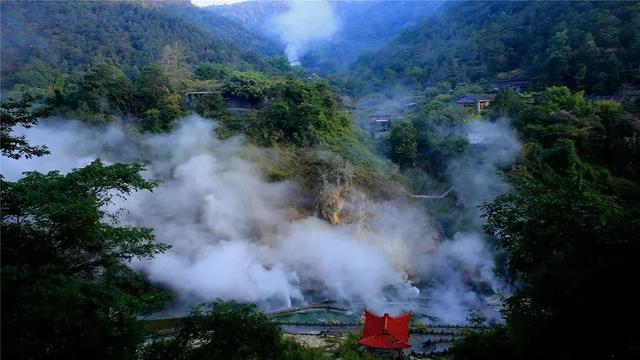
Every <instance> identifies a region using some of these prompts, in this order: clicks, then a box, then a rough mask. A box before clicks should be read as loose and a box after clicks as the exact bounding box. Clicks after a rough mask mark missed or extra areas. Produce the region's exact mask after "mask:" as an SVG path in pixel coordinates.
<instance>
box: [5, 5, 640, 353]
mask: <svg viewBox="0 0 640 360" xmlns="http://www.w3.org/2000/svg"><path fill="white" fill-rule="evenodd" d="M268 5H270V6H272V7H273V8H274V9H276V10H277V9H281V8H282V6H283V4H282V3H279V2H276V3H273V4H268ZM0 6H1V7H0V11H1V15H2V16H1V31H0V34H1V36H2V39H1V40H2V41H1V42H0V43H1V49H0V50H1V53H2V54H1V60H2V61H1V70H2V86H1V90H2V105H1V107H0V120H1V123H2V124H1V127H0V130H1V133H0V145H1V150H2V155H3V162H4V161H5V160H6V159H18V160H26V159H33V158H43V159H46V157H47V156H49V155H51V154H50V152H51V150H50V149H48V148H47V147H46V146H43V144H38V143H30V142H29V141H28V139H27V138H26V137H25V136H21V135H18V134H17V133H16V132H15V130H16V129H20V128H25V129H29V128H37V127H39V126H41V123H43V122H46V121H53V122H56V121H61V120H60V119H63V118H72V119H76V120H78V121H80V122H82V123H84V124H91V125H92V126H96V127H97V128H99V129H107V128H108V127H109V126H110V125H113V124H120V125H122V126H123V128H125V129H126V131H127V132H128V133H129V134H128V135H130V136H132V138H134V139H136V138H144V137H145V136H151V135H154V134H155V135H163V134H170V133H171V132H172V131H174V130H175V129H177V128H179V127H180V125H181V124H182V123H184V122H185V120H184V118H185V117H186V116H188V115H189V114H193V113H196V114H198V115H199V116H201V117H203V118H204V119H207V121H210V120H209V119H215V123H216V125H215V130H214V131H215V136H216V137H217V138H218V139H232V140H233V139H241V141H242V142H243V144H244V145H243V146H244V147H243V149H244V150H245V152H244V153H243V154H242V156H243V157H244V158H246V159H249V160H250V161H252V162H254V163H255V164H257V168H259V169H260V171H261V174H263V177H264V181H267V182H270V183H277V182H287V183H291V184H295V187H296V189H299V190H300V191H301V193H304V194H305V197H304V198H303V199H298V201H299V202H300V203H301V204H296V205H295V206H298V207H299V209H297V210H298V212H297V213H295V215H294V217H303V216H306V214H311V213H313V214H314V216H317V217H318V218H319V219H321V220H323V221H325V222H327V223H329V224H331V225H335V224H336V223H337V222H338V220H336V216H335V209H336V208H337V207H339V206H338V205H336V203H338V202H339V201H340V200H341V199H340V196H338V197H332V196H333V194H334V193H335V192H336V191H338V190H340V189H343V188H342V187H344V188H346V186H347V185H345V184H348V186H349V190H348V191H344V193H343V194H341V196H345V197H349V196H353V197H357V196H362V197H365V198H366V199H367V201H370V202H374V201H378V200H388V199H404V198H406V197H408V194H421V193H443V192H444V191H445V190H447V189H449V188H451V186H452V185H456V186H458V184H455V179H452V176H451V171H452V164H453V163H454V162H455V161H462V160H465V161H471V162H474V163H478V164H481V163H485V162H490V161H493V160H490V159H481V158H473V157H471V158H470V159H471V160H469V156H470V155H469V154H472V155H473V154H474V152H475V153H477V154H481V153H482V149H481V148H479V147H478V145H477V144H471V143H470V139H469V137H468V136H467V133H466V132H465V131H466V129H467V128H468V126H469V125H470V124H474V123H479V122H482V123H486V124H490V125H495V126H505V127H507V128H509V130H510V131H511V130H512V131H513V132H514V133H515V134H516V135H515V136H516V138H517V141H518V142H519V143H520V144H521V150H519V152H518V154H517V158H516V159H515V163H513V164H508V165H500V166H497V170H496V169H493V168H491V169H492V171H493V172H494V173H497V175H498V176H500V177H501V178H503V179H505V181H506V182H508V188H507V189H506V191H504V192H501V193H499V194H498V196H496V197H494V198H491V199H489V200H488V201H485V202H483V203H481V204H477V205H479V207H477V209H476V207H475V204H474V205H472V206H471V205H469V204H465V203H463V200H462V196H461V195H459V194H457V195H456V194H455V193H454V194H453V195H451V196H448V197H446V198H444V199H442V200H441V201H437V202H435V201H434V202H427V203H424V204H421V205H419V206H420V209H422V210H421V211H424V212H425V213H428V214H429V215H430V216H431V217H432V218H433V219H435V221H436V222H437V224H438V229H439V230H440V231H441V233H442V236H444V237H445V238H449V237H452V236H453V234H454V233H456V232H457V231H459V230H460V229H467V228H468V226H469V223H472V222H474V221H476V220H475V219H472V218H471V217H472V215H471V213H472V211H476V210H477V211H479V213H481V216H482V220H481V225H479V226H478V227H480V226H482V228H483V229H484V232H485V234H486V237H487V239H488V240H487V241H488V243H489V244H488V245H487V246H490V247H491V248H492V249H493V250H494V255H495V259H494V260H495V262H496V264H498V266H497V268H496V272H499V276H502V277H504V278H505V281H506V282H508V284H509V286H510V289H511V293H510V294H509V295H508V296H505V298H504V306H503V308H502V316H503V321H493V322H489V321H488V320H487V319H484V318H482V316H476V317H475V318H474V316H475V315H474V314H470V315H469V318H468V320H469V321H470V322H474V323H480V324H483V325H487V327H486V329H485V330H483V331H467V330H465V335H466V336H465V337H464V338H463V339H462V340H460V341H458V342H456V343H455V346H453V347H452V349H451V351H450V352H448V353H446V354H440V356H442V358H445V359H456V360H458V359H470V360H471V359H589V358H615V359H632V358H637V357H638V355H639V354H640V339H639V338H638V335H637V331H635V330H636V329H635V327H636V323H637V321H638V318H639V317H638V315H639V314H638V309H637V304H638V303H640V297H639V296H638V295H637V294H639V293H640V288H639V286H638V281H637V275H636V274H637V273H638V271H637V269H636V268H637V267H636V266H635V263H634V261H635V259H636V257H637V255H638V254H640V243H639V242H638V240H637V234H638V233H639V232H640V222H639V219H640V170H639V169H640V163H639V160H640V99H639V98H638V96H637V91H638V90H637V87H638V86H640V4H638V3H636V2H467V1H464V2H444V3H440V2H436V3H432V4H424V3H418V2H415V3H414V2H402V3H401V4H398V7H397V8H396V9H397V11H398V14H397V15H398V16H397V17H393V16H389V17H384V16H383V15H381V14H382V13H384V12H385V11H390V10H391V9H392V8H393V6H394V4H393V3H387V2H375V3H371V4H368V3H363V4H360V3H359V2H353V3H352V2H345V3H339V4H338V5H337V9H338V14H339V15H340V16H342V21H344V22H345V27H344V33H342V34H340V33H339V34H338V36H336V37H335V38H333V39H330V40H327V41H326V42H323V43H321V44H316V45H315V47H313V48H312V49H310V50H309V51H308V52H307V53H306V54H305V55H304V56H303V58H302V62H301V64H302V66H293V65H291V64H290V63H289V62H288V60H287V58H286V57H285V56H284V55H282V51H283V46H282V45H281V44H280V43H279V42H278V39H276V38H274V35H273V34H269V33H266V32H264V31H263V30H261V26H262V25H261V24H263V23H264V21H265V18H266V17H268V16H271V15H270V14H271V12H270V11H276V10H273V9H271V8H270V7H269V6H267V5H264V4H240V5H234V6H229V7H222V8H219V9H200V8H196V7H195V6H192V5H191V4H189V3H188V2H187V3H184V2H174V1H168V2H161V3H154V2H146V1H142V2H135V1H126V2H89V1H88V2H36V1H28V2H14V1H3V2H2V3H1V4H0ZM263 6H267V8H269V9H271V10H269V9H266V8H264V7H263ZM243 9H244V10H243ZM247 9H249V10H247ZM247 11H249V12H252V13H251V14H249V15H251V16H249V15H247ZM254 13H255V14H254ZM245 15H246V16H245ZM247 16H248V17H247ZM351 18H353V19H359V22H355V21H351V20H349V19H351ZM369 18H371V19H369ZM367 20H371V21H367ZM256 32H257V33H256ZM365 49H368V50H365ZM351 62H353V64H351V65H349V64H350V63H351ZM313 72H317V73H321V74H323V76H324V74H329V73H330V75H328V76H327V77H326V78H322V77H320V76H317V75H316V76H310V75H309V74H311V73H313ZM494 79H519V80H527V81H530V83H531V88H530V89H528V90H527V91H525V92H524V93H515V92H514V91H512V90H511V89H502V90H499V91H494V90H493V89H490V88H489V86H488V83H489V81H491V80H494ZM399 89H402V93H403V94H404V93H407V94H409V96H408V98H410V99H412V100H411V101H414V102H413V103H412V104H411V106H405V105H404V103H406V102H407V101H408V100H407V101H404V100H403V103H402V104H403V105H402V108H403V110H402V112H401V113H399V114H397V116H395V117H394V119H393V122H392V124H391V126H390V129H389V131H388V132H386V133H385V134H384V135H383V136H381V137H379V138H372V137H371V135H370V134H369V133H368V132H367V131H365V130H364V129H362V128H361V127H360V126H359V125H360V124H359V123H358V121H357V120H358V119H359V118H360V117H361V116H363V115H362V111H363V110H362V108H357V107H356V106H355V105H353V103H356V104H358V101H360V104H366V103H368V102H373V103H376V105H375V106H374V107H375V109H376V110H380V107H381V106H382V105H380V104H383V103H384V101H383V100H385V99H386V100H389V99H392V98H393V95H395V94H394V93H396V92H398V93H399V92H400V91H399ZM487 91H490V92H493V93H494V94H495V99H494V100H493V101H492V102H491V104H490V105H489V106H488V107H487V108H486V109H484V110H482V111H479V112H473V111H469V110H467V109H464V108H462V107H460V106H458V105H456V104H454V103H452V102H451V101H452V100H453V99H455V98H456V97H458V96H460V95H464V94H468V93H481V92H487ZM587 94H588V95H592V94H600V95H614V94H622V95H624V96H620V97H619V98H615V99H611V98H605V99H602V98H600V99H598V98H592V97H589V96H588V95H587ZM361 95H368V97H362V98H359V96H361ZM371 99H373V100H371ZM381 99H382V100H381ZM361 106H362V105H361ZM383 110H387V109H383ZM52 119H53V120H52ZM238 136H239V137H238ZM504 141H507V139H506V137H505V139H504ZM172 145H173V144H172ZM177 146H178V144H176V147H177ZM474 146H475V147H474ZM256 149H257V150H256ZM477 154H476V155H477ZM92 160H93V159H92ZM148 166H149V164H148V163H145V162H143V161H141V160H140V161H137V162H136V161H134V162H131V163H110V162H108V161H103V160H101V159H95V160H93V161H91V162H90V163H88V164H87V165H85V166H83V167H79V168H75V169H73V170H71V171H69V172H63V171H52V172H48V173H40V172H27V173H25V174H24V176H23V177H22V178H20V179H7V178H5V177H4V176H0V181H1V184H0V195H1V203H2V204H1V207H2V215H1V216H2V224H1V225H2V226H1V238H2V247H1V257H2V259H1V260H2V268H1V276H2V282H1V285H2V357H6V358H7V359H76V358H77V359H84V358H96V359H283V360H284V359H287V360H293V359H345V360H346V359H350V360H357V359H375V358H379V357H378V356H376V355H374V354H371V353H369V352H367V351H365V350H363V349H362V348H361V347H359V346H358V343H357V341H358V335H356V334H351V335H349V336H347V337H346V338H345V339H344V340H343V341H342V342H340V343H339V344H337V345H336V346H334V347H332V348H331V350H325V349H320V348H312V347H308V346H306V345H302V344H300V343H298V342H296V341H295V340H293V339H292V338H291V337H288V336H285V335H284V334H283V331H282V329H281V328H280V327H279V326H278V324H277V323H275V322H273V321H272V320H271V319H270V318H269V317H268V316H267V315H265V314H264V313H262V312H261V311H260V309H259V308H258V307H256V306H255V305H248V304H243V303H234V302H224V301H222V300H217V301H214V302H210V303H207V304H202V305H199V306H196V307H194V308H193V309H192V311H191V314H190V315H189V316H186V317H183V318H180V319H174V320H172V321H171V326H172V328H174V329H175V333H174V335H173V336H171V337H163V336H156V335H157V334H158V329H154V328H153V326H154V325H153V324H152V323H151V322H147V321H143V320H141V316H143V315H148V314H150V313H153V312H155V311H158V310H161V309H164V308H166V307H167V306H168V305H169V304H172V303H173V302H174V301H175V300H176V298H175V297H176V294H175V293H173V292H172V291H170V290H169V289H167V288H166V287H164V286H159V284H158V283H154V282H153V281H150V280H149V279H148V278H147V276H146V275H147V274H145V273H143V272H139V271H136V270H134V269H132V268H131V267H130V266H128V265H127V264H130V263H131V262H132V261H142V260H149V259H152V258H154V257H158V256H161V255H163V254H165V253H166V252H168V251H171V246H170V245H169V244H165V243H163V242H160V241H157V238H158V235H157V234H156V233H155V232H154V229H152V228H149V227H145V226H133V225H131V224H128V223H125V222H123V221H122V217H123V214H122V212H121V211H120V210H116V207H117V205H119V204H120V201H121V200H123V199H127V198H131V197H133V196H134V195H135V194H136V193H147V192H152V191H154V190H156V189H157V188H158V187H159V186H161V183H160V181H159V180H158V179H153V178H149V177H148V176H147V175H148ZM4 168H5V166H4V164H3V175H5V174H4V172H5V171H6V170H5V169H4ZM481 175H483V174H478V176H481ZM493 175H496V174H493ZM469 186H471V185H469ZM336 189H337V190H336ZM458 190H459V189H457V190H456V193H457V191H458ZM445 194H446V193H445ZM292 207H293V205H292ZM471 207H472V208H473V209H470V208H471ZM396 230H397V231H400V230H399V229H396ZM446 241H447V240H444V242H446ZM211 300H213V299H211ZM427 326H430V325H429V324H427ZM249 339H250V340H249Z"/></svg>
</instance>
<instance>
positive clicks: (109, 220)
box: [1, 160, 168, 359]
mask: <svg viewBox="0 0 640 360" xmlns="http://www.w3.org/2000/svg"><path fill="white" fill-rule="evenodd" d="M142 170H143V168H142V166H141V165H138V164H133V165H126V164H114V165H109V166H105V165H103V164H102V162H100V161H99V160H96V161H94V162H93V163H91V164H90V165H88V166H86V167H84V168H81V169H76V170H73V171H72V172H70V173H69V174H67V175H61V174H60V173H58V172H55V171H54V172H50V173H48V174H40V173H36V172H32V173H27V174H26V176H25V177H24V178H22V179H20V180H18V181H16V182H7V181H2V187H1V195H2V200H3V201H2V230H1V231H2V250H1V252H2V270H1V271H2V294H3V304H2V328H3V331H2V343H3V346H2V356H3V357H6V358H67V359H75V358H77V359H83V358H89V357H90V358H98V359H113V358H119V359H130V358H135V351H136V348H137V346H138V343H139V342H140V341H141V340H142V336H143V333H142V327H141V325H140V323H139V322H138V321H137V319H136V317H137V316H138V314H139V313H140V312H143V311H149V310H151V309H153V308H154V307H157V306H158V305H160V304H162V303H163V302H164V301H166V295H163V294H161V293H158V292H157V291H155V290H153V289H151V288H150V287H149V286H148V285H146V284H145V283H144V282H143V281H142V280H141V278H140V277H139V276H138V275H137V274H136V273H134V272H133V270H132V269H130V268H129V267H128V266H126V265H125V264H126V262H127V261H129V260H131V259H134V258H138V259H143V258H150V257H153V256H154V255H156V254H158V253H161V252H163V251H165V250H166V249H167V248H168V246H166V245H163V244H157V243H155V242H154V236H153V234H152V232H151V229H146V228H136V227H129V226H119V225H118V223H117V221H118V216H117V214H114V213H108V212H106V211H105V210H104V207H105V206H107V205H109V204H110V203H111V200H112V198H113V197H114V196H125V195H128V194H130V193H131V192H133V191H139V190H151V189H153V187H154V186H155V183H154V182H152V181H147V180H145V179H143V178H142V177H141V176H140V174H139V173H140V172H141V171H142ZM7 329H11V331H5V330H7ZM96 349H99V350H100V351H96Z"/></svg>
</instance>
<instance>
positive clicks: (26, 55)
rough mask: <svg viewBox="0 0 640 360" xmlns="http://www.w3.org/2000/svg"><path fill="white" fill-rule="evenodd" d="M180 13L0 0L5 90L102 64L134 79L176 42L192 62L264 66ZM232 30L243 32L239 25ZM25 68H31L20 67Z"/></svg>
mask: <svg viewBox="0 0 640 360" xmlns="http://www.w3.org/2000/svg"><path fill="white" fill-rule="evenodd" d="M189 11H190V12H191V13H192V14H197V13H199V12H205V10H200V9H195V8H192V9H191V10H189ZM180 14H181V13H180ZM180 14H178V13H175V14H172V13H171V12H170V11H164V10H162V9H158V8H153V7H146V6H142V4H139V3H136V2H99V1H92V2H91V1H88V2H85V1H83V2H46V1H45V2H39V1H29V2H6V3H4V2H3V3H2V19H1V22H2V28H3V35H2V40H3V41H2V44H1V52H2V79H3V86H12V85H13V84H16V83H25V84H27V85H29V86H36V87H45V86H46V85H49V84H51V83H52V82H53V81H54V80H55V79H56V78H57V77H58V76H59V75H60V74H62V73H64V72H70V73H71V72H76V71H83V70H86V69H87V68H88V67H89V66H90V65H92V64H100V63H105V64H110V65H115V66H118V67H119V68H121V69H123V71H124V72H125V73H126V74H127V75H129V76H133V75H135V73H137V71H138V70H139V69H140V68H142V67H143V66H145V65H147V64H150V63H155V62H158V61H159V60H160V58H161V55H162V53H163V50H164V48H165V46H166V45H167V44H175V43H178V42H179V43H181V44H184V45H185V47H184V49H183V50H184V51H183V55H184V58H185V60H186V62H187V63H190V64H195V63H199V62H203V61H208V62H214V63H224V64H230V65H231V64H233V65H236V66H240V65H245V66H248V67H251V64H250V63H249V62H251V61H253V59H254V58H257V59H259V60H260V61H259V66H262V67H264V61H262V60H261V57H260V56H255V55H252V56H247V57H246V59H247V60H248V61H244V60H242V59H243V58H245V55H244V52H242V51H240V50H238V49H237V48H236V47H234V46H233V45H231V43H228V42H226V41H222V40H220V38H219V37H216V36H212V34H211V31H208V30H206V29H204V28H203V27H201V26H198V25H197V24H194V23H193V21H189V20H188V19H184V18H181V17H180ZM203 16H205V17H206V16H209V15H203ZM229 26H231V25H229ZM235 31H236V32H237V33H239V32H241V31H240V30H239V29H238V27H237V26H236V27H235ZM87 34H91V35H90V36H87ZM227 35H229V33H227ZM245 37H247V35H245ZM25 63H31V64H32V65H30V66H26V67H25V66H24V64H25ZM262 70H268V68H265V69H262Z"/></svg>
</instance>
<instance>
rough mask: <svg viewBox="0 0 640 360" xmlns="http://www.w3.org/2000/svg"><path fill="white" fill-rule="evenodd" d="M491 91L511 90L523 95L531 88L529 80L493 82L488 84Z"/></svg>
mask: <svg viewBox="0 0 640 360" xmlns="http://www.w3.org/2000/svg"><path fill="white" fill-rule="evenodd" d="M489 86H491V89H492V90H502V89H511V90H513V92H514V93H516V94H520V93H523V92H525V91H527V90H529V88H530V87H531V82H529V80H493V81H491V82H490V83H489Z"/></svg>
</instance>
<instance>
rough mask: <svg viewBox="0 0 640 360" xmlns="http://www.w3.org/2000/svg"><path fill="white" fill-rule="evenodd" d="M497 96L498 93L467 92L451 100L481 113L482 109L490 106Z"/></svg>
mask: <svg viewBox="0 0 640 360" xmlns="http://www.w3.org/2000/svg"><path fill="white" fill-rule="evenodd" d="M495 98H496V94H466V95H462V96H459V97H457V98H455V99H453V100H451V102H452V103H455V104H458V105H460V106H462V107H464V108H472V109H474V110H475V111H476V112H477V113H480V111H482V110H484V109H485V108H486V107H487V106H489V104H491V102H492V101H493V100H494V99H495Z"/></svg>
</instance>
